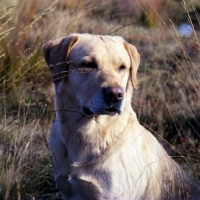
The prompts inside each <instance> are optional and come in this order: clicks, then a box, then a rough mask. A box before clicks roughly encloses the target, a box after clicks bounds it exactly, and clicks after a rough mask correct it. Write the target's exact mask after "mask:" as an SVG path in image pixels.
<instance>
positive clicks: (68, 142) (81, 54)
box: [43, 34, 200, 200]
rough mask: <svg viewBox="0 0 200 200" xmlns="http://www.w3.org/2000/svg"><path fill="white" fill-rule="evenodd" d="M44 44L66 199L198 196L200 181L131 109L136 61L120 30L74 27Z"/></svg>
mask: <svg viewBox="0 0 200 200" xmlns="http://www.w3.org/2000/svg"><path fill="white" fill-rule="evenodd" d="M43 51H44V58H45V60H46V63H47V65H48V66H49V67H50V69H51V71H52V77H53V82H54V87H55V102H56V120H55V121H54V123H53V125H52V130H51V133H50V140H49V144H50V148H51V150H52V162H53V169H54V176H55V181H56V184H57V187H58V189H59V190H60V192H61V194H62V196H63V198H64V199H65V200H68V199H70V200H117V199H119V200H129V199H132V200H171V199H172V200H173V199H176V200H186V199H187V200H189V199H190V200H194V199H195V200H197V199H198V200H199V199H200V187H199V186H198V185H197V184H196V183H195V182H194V181H193V180H192V179H191V178H190V177H189V176H188V175H187V174H186V172H185V171H183V169H181V167H180V166H179V165H178V164H176V163H175V162H174V161H173V160H172V159H171V158H170V157H169V156H168V155H167V153H166V152H165V150H164V149H163V147H162V146H161V145H160V144H159V142H158V141H157V140H156V139H155V137H154V136H153V135H152V134H151V133H150V132H148V131H147V130H146V129H145V128H144V127H143V126H141V125H140V124H139V122H138V120H137V118H136V114H135V112H134V111H133V110H132V107H131V96H132V90H133V87H134V88H137V80H136V73H137V69H138V66H139V63H140V56H139V54H138V52H137V49H136V48H135V47H134V46H133V45H131V44H129V43H127V42H125V41H124V40H123V39H122V38H121V37H117V36H115V37H112V36H102V35H90V34H73V35H69V36H67V37H63V38H59V39H56V40H54V41H50V42H47V43H46V44H45V45H44V47H43Z"/></svg>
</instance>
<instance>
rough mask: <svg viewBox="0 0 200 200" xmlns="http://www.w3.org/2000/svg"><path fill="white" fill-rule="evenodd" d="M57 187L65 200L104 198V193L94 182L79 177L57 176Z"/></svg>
mask: <svg viewBox="0 0 200 200" xmlns="http://www.w3.org/2000/svg"><path fill="white" fill-rule="evenodd" d="M56 183H57V187H58V189H59V190H60V193H61V195H62V196H63V197H64V200H102V199H103V197H102V194H101V193H100V191H99V189H98V188H97V186H95V185H94V184H93V183H92V182H88V181H85V180H81V179H78V178H70V179H68V178H67V177H64V176H62V175H58V176H57V177H56Z"/></svg>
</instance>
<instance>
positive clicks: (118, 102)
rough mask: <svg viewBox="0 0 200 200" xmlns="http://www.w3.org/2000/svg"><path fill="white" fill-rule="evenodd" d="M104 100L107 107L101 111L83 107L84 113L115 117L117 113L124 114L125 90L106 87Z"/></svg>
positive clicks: (116, 87)
mask: <svg viewBox="0 0 200 200" xmlns="http://www.w3.org/2000/svg"><path fill="white" fill-rule="evenodd" d="M103 98H104V101H105V105H104V106H103V107H101V108H100V109H95V108H90V107H83V112H84V114H86V115H92V114H103V115H114V114H116V113H118V114H121V112H122V109H121V107H122V101H123V98H124V90H123V88H121V87H118V86H115V87H106V88H103Z"/></svg>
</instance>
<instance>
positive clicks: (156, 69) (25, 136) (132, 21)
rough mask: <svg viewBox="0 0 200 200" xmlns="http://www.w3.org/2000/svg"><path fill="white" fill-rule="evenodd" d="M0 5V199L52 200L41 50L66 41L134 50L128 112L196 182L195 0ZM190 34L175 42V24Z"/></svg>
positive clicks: (199, 44) (9, 1)
mask: <svg viewBox="0 0 200 200" xmlns="http://www.w3.org/2000/svg"><path fill="white" fill-rule="evenodd" d="M167 2H168V3H166V1H164V0H127V1H120V0H108V1H99V0H98V1H93V0H86V1H78V0H69V1H65V0H57V1H55V0H46V1H39V0H34V1H33V0H29V1H26V0H21V1H18V0H2V1H0V91H1V92H0V101H1V104H0V115H1V117H0V199H5V200H7V199H8V200H12V199H13V200H16V199H18V200H20V199H22V200H24V199H59V195H58V192H57V190H56V189H55V186H54V181H53V174H52V169H51V162H50V151H49V149H48V144H47V143H48V142H47V140H48V133H49V129H50V126H51V123H52V121H53V119H54V116H55V111H54V99H53V98H54V97H53V96H54V91H53V87H52V83H51V74H50V71H49V69H48V67H47V66H46V64H45V62H44V59H43V56H42V45H43V44H44V43H45V42H46V41H49V40H52V39H55V38H57V37H61V36H65V35H68V34H70V33H73V32H80V33H82V32H89V33H93V34H110V35H120V36H122V37H124V38H125V39H126V40H127V41H128V42H130V43H132V44H133V45H135V46H136V47H137V48H138V51H139V53H140V55H141V65H140V68H139V72H138V82H139V88H138V90H137V91H134V93H133V98H132V105H133V108H134V110H135V111H136V113H137V116H138V118H139V120H140V122H141V124H143V125H144V126H146V128H147V129H149V130H151V132H152V133H153V134H154V135H155V136H156V137H157V138H158V139H159V140H160V142H161V143H163V145H164V147H165V148H166V150H167V151H168V153H169V154H170V155H171V156H172V157H173V158H174V159H175V160H176V161H177V162H178V163H180V164H181V165H182V166H183V167H184V168H185V169H186V170H187V171H188V173H189V174H190V175H191V176H192V177H193V178H194V179H195V180H196V181H197V182H198V183H200V58H199V57H200V41H199V36H200V32H199V25H200V24H199V22H200V17H199V13H200V3H199V1H198V0H182V1H176V0H172V1H167ZM183 24H186V25H189V28H188V27H187V26H186V25H185V26H186V27H187V28H185V32H187V33H188V31H189V33H190V32H191V34H188V35H184V34H185V33H181V29H180V25H183Z"/></svg>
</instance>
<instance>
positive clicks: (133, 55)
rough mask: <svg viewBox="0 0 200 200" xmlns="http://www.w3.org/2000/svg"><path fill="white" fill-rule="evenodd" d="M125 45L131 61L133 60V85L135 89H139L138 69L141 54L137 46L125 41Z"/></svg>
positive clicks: (131, 69) (131, 70)
mask: <svg viewBox="0 0 200 200" xmlns="http://www.w3.org/2000/svg"><path fill="white" fill-rule="evenodd" d="M124 47H125V49H126V50H127V52H128V54H129V57H130V61H131V68H130V73H131V82H132V85H133V87H134V88H135V89H137V77H136V75H137V70H138V67H139V64H140V54H139V53H138V51H137V49H136V47H135V46H133V45H131V44H129V43H127V42H125V43H124Z"/></svg>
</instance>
